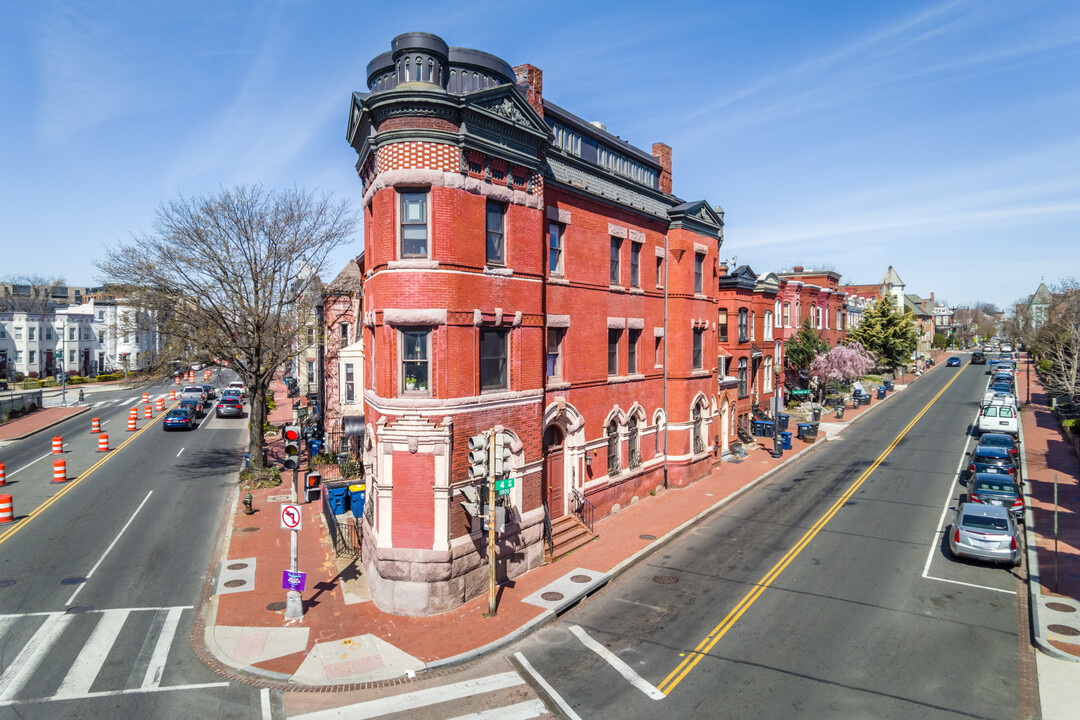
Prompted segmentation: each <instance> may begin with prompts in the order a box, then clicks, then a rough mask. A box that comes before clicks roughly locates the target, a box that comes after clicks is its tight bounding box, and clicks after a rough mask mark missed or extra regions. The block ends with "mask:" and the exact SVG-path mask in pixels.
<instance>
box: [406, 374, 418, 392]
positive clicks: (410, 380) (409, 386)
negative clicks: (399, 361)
mask: <svg viewBox="0 0 1080 720" xmlns="http://www.w3.org/2000/svg"><path fill="white" fill-rule="evenodd" d="M405 389H406V390H415V389H416V378H414V377H413V376H412V375H406V376H405Z"/></svg>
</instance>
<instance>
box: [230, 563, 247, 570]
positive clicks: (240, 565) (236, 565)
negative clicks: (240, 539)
mask: <svg viewBox="0 0 1080 720" xmlns="http://www.w3.org/2000/svg"><path fill="white" fill-rule="evenodd" d="M247 566H248V564H247V563H233V564H232V565H226V566H225V567H226V569H228V570H243V569H244V568H246V567H247Z"/></svg>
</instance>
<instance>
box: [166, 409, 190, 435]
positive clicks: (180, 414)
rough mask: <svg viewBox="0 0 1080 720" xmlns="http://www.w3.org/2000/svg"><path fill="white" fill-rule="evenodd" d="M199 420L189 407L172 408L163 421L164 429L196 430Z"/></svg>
mask: <svg viewBox="0 0 1080 720" xmlns="http://www.w3.org/2000/svg"><path fill="white" fill-rule="evenodd" d="M198 424H199V422H198V421H197V420H196V419H195V414H194V413H193V412H191V411H190V410H188V409H187V408H176V409H174V410H170V411H169V412H168V414H166V415H165V417H164V419H162V421H161V429H162V430H194V429H195V428H196V427H197V426H198Z"/></svg>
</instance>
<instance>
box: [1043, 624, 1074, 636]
mask: <svg viewBox="0 0 1080 720" xmlns="http://www.w3.org/2000/svg"><path fill="white" fill-rule="evenodd" d="M1046 629H1047V630H1049V631H1050V632H1052V633H1057V634H1058V635H1068V636H1069V637H1073V636H1075V635H1080V630H1077V629H1076V628H1071V627H1069V626H1068V625H1047V626H1046Z"/></svg>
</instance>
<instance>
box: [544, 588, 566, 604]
mask: <svg viewBox="0 0 1080 720" xmlns="http://www.w3.org/2000/svg"><path fill="white" fill-rule="evenodd" d="M540 597H541V598H542V599H544V600H547V601H548V602H556V601H558V600H562V599H563V598H564V597H565V596H564V595H563V594H562V593H561V592H554V591H548V592H546V593H540Z"/></svg>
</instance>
